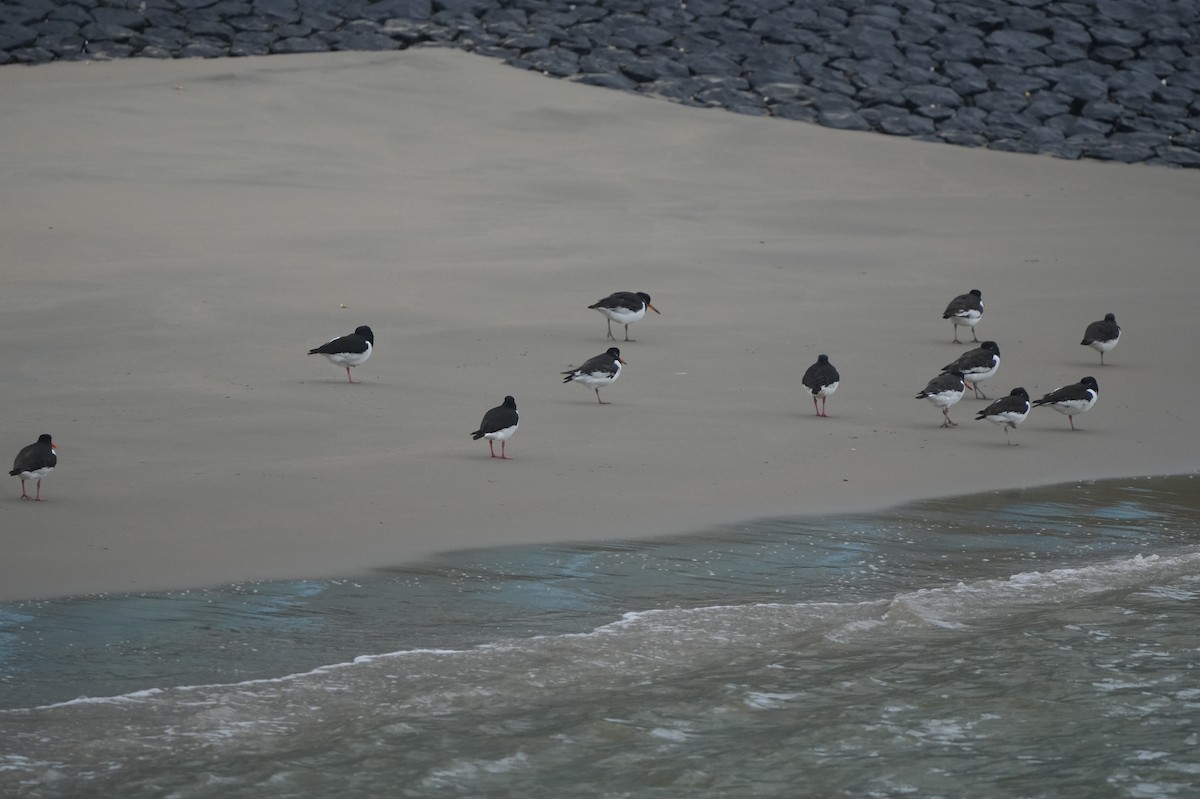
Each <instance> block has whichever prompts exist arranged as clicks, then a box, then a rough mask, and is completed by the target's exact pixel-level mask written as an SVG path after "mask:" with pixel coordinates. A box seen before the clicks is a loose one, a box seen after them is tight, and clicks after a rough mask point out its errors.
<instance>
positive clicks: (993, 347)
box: [942, 341, 1000, 399]
mask: <svg viewBox="0 0 1200 799" xmlns="http://www.w3.org/2000/svg"><path fill="white" fill-rule="evenodd" d="M999 368H1000V347H999V345H997V344H996V342H994V341H985V342H983V343H982V344H980V345H979V346H978V347H976V348H975V349H973V350H967V351H966V352H964V353H963V354H962V355H960V356H958V358H956V359H955V360H954V362H953V363H948V364H946V365H945V366H943V367H942V371H943V372H962V376H963V382H964V383H966V384H967V388H969V389H971V390H972V391H974V392H975V399H987V398H988V397H987V394H984V393H983V391H982V389H980V388H979V384H980V383H982V382H983V381H985V380H987V379H988V378H991V377H994V376H995V374H996V370H997V369H999Z"/></svg>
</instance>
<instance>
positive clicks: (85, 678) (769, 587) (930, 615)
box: [0, 477, 1200, 799]
mask: <svg viewBox="0 0 1200 799" xmlns="http://www.w3.org/2000/svg"><path fill="white" fill-rule="evenodd" d="M1198 622H1200V481H1198V480H1193V479H1191V478H1190V477H1180V478H1158V479H1152V480H1146V479H1143V480H1124V481H1115V482H1104V483H1088V484H1078V485H1065V486H1056V487H1051V488H1042V489H1034V490H1025V491H1015V492H1003V493H992V494H985V495H979V496H970V497H960V498H954V499H948V500H938V501H927V502H920V503H915V504H912V505H909V506H905V507H902V508H899V509H895V510H893V511H890V512H886V513H880V514H859V515H849V516H840V517H828V518H794V519H771V520H763V521H760V522H756V523H753V524H746V525H740V526H736V527H729V528H723V529H718V530H712V531H707V532H704V533H702V534H697V535H693V536H686V537H676V538H666V539H655V540H641V541H627V542H607V543H597V544H593V545H566V546H557V547H551V546H537V547H519V548H507V549H496V550H487V551H472V552H460V553H454V554H449V555H445V556H443V557H440V558H438V559H436V560H431V561H428V562H424V563H421V564H418V565H414V566H410V567H404V568H397V569H391V570H383V571H379V572H375V573H372V574H369V575H363V576H362V577H361V578H360V579H355V580H302V581H289V582H275V583H258V584H240V585H236V586H229V587H224V588H220V589H212V590H205V591H184V592H175V593H163V594H139V595H112V596H97V597H78V598H70V599H62V600H55V601H38V602H12V603H4V604H0V708H3V709H0V796H28V797H82V796H98V797H179V798H180V799H183V798H184V797H188V798H190V797H322V796H333V795H336V796H338V797H379V796H403V797H407V796H412V797H424V796H437V797H503V796H522V797H697V796H723V797H724V796H729V797H923V798H926V799H927V798H929V797H1048V798H1049V797H1054V798H1055V799H1061V798H1062V797H1087V798H1088V799H1100V798H1102V797H1194V796H1200V635H1198Z"/></svg>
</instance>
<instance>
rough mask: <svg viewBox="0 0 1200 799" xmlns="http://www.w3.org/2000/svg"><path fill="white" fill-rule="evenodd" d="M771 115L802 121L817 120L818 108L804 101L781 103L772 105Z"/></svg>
mask: <svg viewBox="0 0 1200 799" xmlns="http://www.w3.org/2000/svg"><path fill="white" fill-rule="evenodd" d="M771 116H776V117H781V118H783V119H795V120H799V121H801V122H816V121H817V111H816V109H815V108H813V107H812V106H809V105H805V104H803V103H779V104H778V105H775V106H772V107H771Z"/></svg>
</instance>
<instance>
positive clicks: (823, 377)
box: [800, 355, 842, 416]
mask: <svg viewBox="0 0 1200 799" xmlns="http://www.w3.org/2000/svg"><path fill="white" fill-rule="evenodd" d="M841 379H842V376H841V375H839V374H838V370H837V369H835V368H834V367H833V364H831V363H830V362H829V356H828V355H818V356H817V362H816V363H814V364H813V365H812V366H810V367H808V370H807V371H805V373H804V377H802V378H800V382H801V383H802V384H804V387H805V388H807V389H809V390H810V391H812V401H813V410H814V411H816V412H817V416H829V414H827V413H825V398H826V397H828V396H829V395H830V394H832V393H833V392H835V391H837V390H838V384H839V382H840V381H841ZM817 397H820V398H821V408H820V410H818V409H817Z"/></svg>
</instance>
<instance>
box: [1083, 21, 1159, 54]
mask: <svg viewBox="0 0 1200 799" xmlns="http://www.w3.org/2000/svg"><path fill="white" fill-rule="evenodd" d="M1088 32H1089V33H1090V34H1091V36H1092V41H1093V42H1095V43H1096V44H1098V45H1106V44H1112V45H1117V46H1119V47H1124V48H1128V49H1132V48H1137V47H1141V45H1142V42H1144V41H1146V39H1145V37H1144V36H1142V34H1140V33H1138V32H1137V31H1136V30H1132V29H1130V28H1119V27H1116V26H1113V25H1096V26H1093V27H1092V28H1090V29H1089V31H1088Z"/></svg>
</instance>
